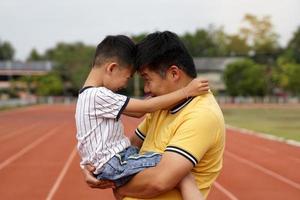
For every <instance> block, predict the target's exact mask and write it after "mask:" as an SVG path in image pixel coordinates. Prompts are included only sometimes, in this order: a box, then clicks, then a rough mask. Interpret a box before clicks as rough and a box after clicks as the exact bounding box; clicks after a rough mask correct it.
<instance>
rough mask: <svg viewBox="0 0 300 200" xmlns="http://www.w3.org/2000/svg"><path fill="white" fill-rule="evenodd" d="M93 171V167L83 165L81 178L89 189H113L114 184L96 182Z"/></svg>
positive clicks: (101, 181)
mask: <svg viewBox="0 0 300 200" xmlns="http://www.w3.org/2000/svg"><path fill="white" fill-rule="evenodd" d="M93 171H95V167H94V166H92V165H85V166H84V168H83V169H82V172H83V176H84V178H85V182H86V183H87V184H88V185H89V186H90V187H91V188H100V189H107V188H113V189H114V188H115V187H116V186H115V184H114V182H112V181H109V180H98V179H96V178H95V176H94V174H93Z"/></svg>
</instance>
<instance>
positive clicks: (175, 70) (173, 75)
mask: <svg viewBox="0 0 300 200" xmlns="http://www.w3.org/2000/svg"><path fill="white" fill-rule="evenodd" d="M167 75H168V76H169V78H170V79H172V80H174V81H177V80H179V79H180V76H181V70H180V68H179V67H178V66H176V65H172V66H171V67H169V69H168V71H167Z"/></svg>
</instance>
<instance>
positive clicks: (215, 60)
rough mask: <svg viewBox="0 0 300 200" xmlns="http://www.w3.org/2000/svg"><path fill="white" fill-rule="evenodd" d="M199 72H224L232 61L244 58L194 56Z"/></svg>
mask: <svg viewBox="0 0 300 200" xmlns="http://www.w3.org/2000/svg"><path fill="white" fill-rule="evenodd" d="M193 59H194V62H195V66H196V70H197V72H203V71H219V72H223V71H224V70H225V68H226V66H227V65H228V64H230V63H232V62H235V61H237V60H240V59H243V58H241V57H212V58H208V57H203V58H202V57H198V58H193Z"/></svg>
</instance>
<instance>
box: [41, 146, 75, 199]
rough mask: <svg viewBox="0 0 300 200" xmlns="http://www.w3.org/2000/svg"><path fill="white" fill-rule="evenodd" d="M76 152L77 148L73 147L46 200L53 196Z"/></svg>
mask: <svg viewBox="0 0 300 200" xmlns="http://www.w3.org/2000/svg"><path fill="white" fill-rule="evenodd" d="M76 152H77V149H76V147H74V149H73V151H72V153H71V154H70V156H69V158H68V160H67V162H66V164H65V165H64V167H63V169H62V170H61V172H60V174H59V176H58V177H57V179H56V181H55V183H54V185H53V186H52V188H51V190H50V192H49V193H48V195H47V198H46V200H51V199H52V198H53V196H54V194H55V192H56V191H57V189H58V188H59V186H60V184H61V182H62V180H63V178H64V177H65V175H66V173H67V171H68V169H69V167H70V165H71V163H72V161H73V159H74V158H75V155H76Z"/></svg>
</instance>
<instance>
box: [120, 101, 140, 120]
mask: <svg viewBox="0 0 300 200" xmlns="http://www.w3.org/2000/svg"><path fill="white" fill-rule="evenodd" d="M129 101H130V100H129ZM122 114H124V115H126V116H129V117H135V118H141V117H143V116H144V115H145V114H146V113H145V112H143V113H142V112H140V113H138V112H128V111H123V113H122Z"/></svg>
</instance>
